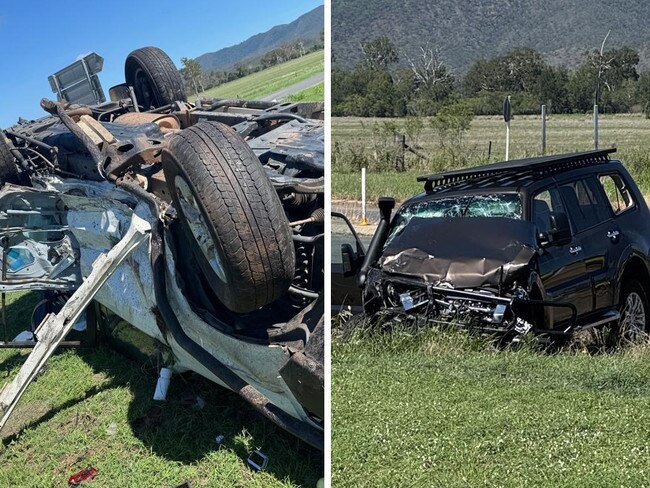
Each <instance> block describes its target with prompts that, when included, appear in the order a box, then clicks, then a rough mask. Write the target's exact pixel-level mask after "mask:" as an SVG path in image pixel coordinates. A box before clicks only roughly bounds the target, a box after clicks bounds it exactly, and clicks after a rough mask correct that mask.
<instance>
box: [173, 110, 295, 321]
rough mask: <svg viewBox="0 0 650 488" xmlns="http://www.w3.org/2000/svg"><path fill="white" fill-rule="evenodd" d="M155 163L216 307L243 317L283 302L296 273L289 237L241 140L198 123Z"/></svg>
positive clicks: (283, 217) (275, 201) (270, 191)
mask: <svg viewBox="0 0 650 488" xmlns="http://www.w3.org/2000/svg"><path fill="white" fill-rule="evenodd" d="M162 164H163V170H164V172H165V179H166V181H167V186H168V188H169V191H170V193H171V196H172V200H173V202H174V207H175V208H176V210H177V212H178V215H179V219H180V222H181V225H182V227H183V229H184V231H185V232H186V234H187V235H188V237H189V241H190V242H191V243H192V248H193V252H194V255H195V257H196V259H197V261H198V262H199V265H200V266H201V269H202V270H203V272H204V274H205V276H206V277H207V280H208V282H209V283H210V286H211V288H212V289H213V290H214V292H215V294H216V295H217V297H218V298H219V300H220V301H221V302H222V303H223V304H224V305H225V306H226V307H228V308H229V309H230V310H232V311H234V312H239V313H245V312H252V311H253V310H257V309H259V308H261V307H263V306H264V305H267V304H269V303H271V302H273V301H275V300H276V299H278V298H279V297H280V296H282V295H283V294H284V293H285V292H286V291H287V289H288V288H289V285H290V284H291V282H292V280H293V276H294V271H295V251H294V246H293V239H292V232H291V229H290V227H289V222H288V221H287V217H286V215H285V213H284V209H283V208H282V204H281V203H280V199H279V197H278V194H277V192H276V191H275V189H274V188H273V185H272V184H271V181H270V180H269V178H268V176H267V175H266V172H265V171H264V168H263V166H262V165H261V163H260V161H259V159H258V158H257V156H256V155H255V153H254V152H253V150H252V149H251V148H250V147H249V146H248V144H246V142H245V141H244V140H243V139H242V137H241V136H240V135H239V134H238V133H237V132H235V131H234V130H233V129H231V128H230V127H228V126H226V125H224V124H220V123H212V122H199V123H198V124H196V125H194V126H192V127H190V128H188V129H185V130H184V131H182V132H180V133H178V134H176V135H175V136H174V137H173V138H172V139H171V141H170V143H169V145H168V147H167V148H166V149H165V150H164V151H163V155H162Z"/></svg>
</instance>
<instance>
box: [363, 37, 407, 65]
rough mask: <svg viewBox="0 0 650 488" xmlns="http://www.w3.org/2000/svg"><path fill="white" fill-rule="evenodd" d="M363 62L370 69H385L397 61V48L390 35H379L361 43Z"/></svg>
mask: <svg viewBox="0 0 650 488" xmlns="http://www.w3.org/2000/svg"><path fill="white" fill-rule="evenodd" d="M361 51H362V52H363V63H364V64H365V66H366V67H368V68H370V69H377V70H385V69H387V68H388V66H390V65H391V64H394V63H397V61H398V60H399V57H398V56H397V49H395V45H394V44H393V42H392V41H391V40H390V39H389V38H388V37H377V38H376V39H373V40H371V41H366V42H364V43H363V44H362V45H361Z"/></svg>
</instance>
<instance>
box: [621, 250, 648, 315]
mask: <svg viewBox="0 0 650 488" xmlns="http://www.w3.org/2000/svg"><path fill="white" fill-rule="evenodd" d="M630 279H635V280H637V281H639V283H641V286H643V289H644V290H645V292H646V295H647V296H650V271H648V262H647V260H645V259H644V258H643V257H641V256H640V255H639V254H637V253H632V254H630V256H628V258H627V259H626V260H625V263H624V264H623V266H621V268H620V271H619V276H618V279H617V280H616V285H615V290H614V298H615V303H616V305H618V304H619V303H620V300H621V289H622V287H623V283H625V282H626V281H627V280H630Z"/></svg>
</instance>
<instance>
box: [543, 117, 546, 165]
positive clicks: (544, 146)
mask: <svg viewBox="0 0 650 488" xmlns="http://www.w3.org/2000/svg"><path fill="white" fill-rule="evenodd" d="M545 154H546V105H542V156H544V155H545Z"/></svg>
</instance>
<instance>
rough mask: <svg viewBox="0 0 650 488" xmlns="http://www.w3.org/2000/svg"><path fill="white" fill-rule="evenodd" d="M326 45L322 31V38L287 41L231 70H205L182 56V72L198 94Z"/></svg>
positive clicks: (191, 87) (186, 81)
mask: <svg viewBox="0 0 650 488" xmlns="http://www.w3.org/2000/svg"><path fill="white" fill-rule="evenodd" d="M323 47H324V33H323V32H321V36H320V40H319V41H318V42H316V43H310V44H309V45H307V44H306V43H305V41H303V40H297V41H294V42H287V43H284V44H282V45H281V46H280V47H278V48H275V49H272V50H271V51H268V52H267V53H265V54H264V55H263V56H262V57H261V58H258V59H256V60H254V61H250V62H240V63H236V64H235V65H234V66H233V67H232V69H229V70H212V71H207V72H206V71H203V69H202V68H201V65H200V64H199V62H198V61H196V60H195V59H192V58H187V57H184V58H181V63H182V64H183V67H182V68H181V70H180V72H181V75H182V76H183V79H184V80H185V86H186V90H187V92H188V95H189V94H194V95H198V94H199V93H200V92H203V91H205V90H209V89H210V88H214V87H215V86H219V85H223V84H224V83H228V82H229V81H233V80H236V79H239V78H243V77H244V76H248V75H250V74H252V73H256V72H258V71H262V70H264V69H267V68H270V67H272V66H275V65H276V64H281V63H284V62H286V61H290V60H292V59H296V58H299V57H302V56H304V55H306V54H309V53H312V52H315V51H319V50H321V49H323Z"/></svg>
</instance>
